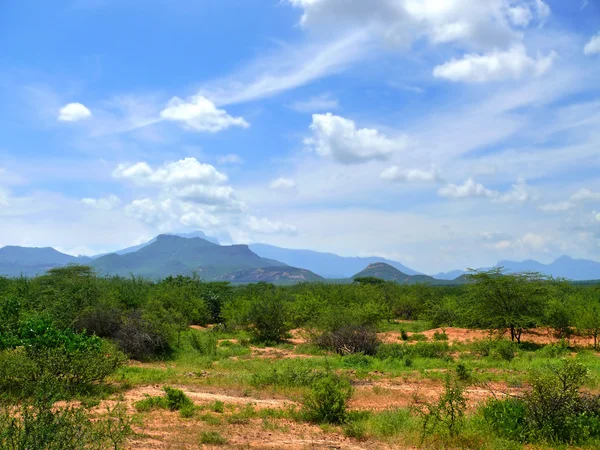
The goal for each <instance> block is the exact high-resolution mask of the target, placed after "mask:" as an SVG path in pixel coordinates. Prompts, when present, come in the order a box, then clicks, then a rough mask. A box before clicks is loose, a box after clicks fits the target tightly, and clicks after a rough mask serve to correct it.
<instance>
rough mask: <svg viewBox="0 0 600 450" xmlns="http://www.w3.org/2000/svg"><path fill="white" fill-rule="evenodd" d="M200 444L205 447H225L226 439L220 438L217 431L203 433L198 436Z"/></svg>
mask: <svg viewBox="0 0 600 450" xmlns="http://www.w3.org/2000/svg"><path fill="white" fill-rule="evenodd" d="M200 443H201V444H207V445H225V444H227V439H226V438H224V437H223V436H221V434H220V433H219V432H218V431H203V432H202V433H201V434H200Z"/></svg>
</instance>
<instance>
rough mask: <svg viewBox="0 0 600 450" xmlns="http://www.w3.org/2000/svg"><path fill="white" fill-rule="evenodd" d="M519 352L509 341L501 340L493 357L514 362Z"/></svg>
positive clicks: (495, 347) (497, 342)
mask: <svg viewBox="0 0 600 450" xmlns="http://www.w3.org/2000/svg"><path fill="white" fill-rule="evenodd" d="M516 352H517V345H516V344H515V343H514V342H513V341H509V340H508V339H499V340H498V341H496V345H495V346H494V351H493V353H492V354H493V355H494V356H496V357H497V358H499V359H503V360H505V361H512V360H513V359H514V358H515V355H516Z"/></svg>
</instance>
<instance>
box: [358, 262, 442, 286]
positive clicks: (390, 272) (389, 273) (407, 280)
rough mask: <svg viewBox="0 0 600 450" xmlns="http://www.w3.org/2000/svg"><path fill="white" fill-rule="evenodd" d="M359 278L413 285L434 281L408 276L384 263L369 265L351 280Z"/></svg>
mask: <svg viewBox="0 0 600 450" xmlns="http://www.w3.org/2000/svg"><path fill="white" fill-rule="evenodd" d="M360 277H375V278H381V279H382V280H385V281H395V282H397V283H402V284H414V283H432V284H433V283H435V282H436V280H435V279H434V278H432V277H430V276H428V275H408V274H406V273H404V272H401V271H399V270H398V269H396V268H395V267H392V266H391V265H389V264H386V263H381V262H378V263H373V264H369V266H367V268H366V269H364V270H361V271H360V272H358V273H357V274H355V275H354V276H353V277H352V278H354V279H356V278H360Z"/></svg>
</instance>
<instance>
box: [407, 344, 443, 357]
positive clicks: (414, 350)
mask: <svg viewBox="0 0 600 450" xmlns="http://www.w3.org/2000/svg"><path fill="white" fill-rule="evenodd" d="M407 351H408V352H409V354H410V355H411V356H413V357H416V356H419V357H421V358H444V357H446V356H447V355H448V353H449V352H450V346H449V345H448V343H447V342H417V343H416V344H414V345H410V346H407Z"/></svg>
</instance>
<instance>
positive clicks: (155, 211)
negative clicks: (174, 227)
mask: <svg viewBox="0 0 600 450" xmlns="http://www.w3.org/2000/svg"><path fill="white" fill-rule="evenodd" d="M171 207H172V202H171V200H169V199H167V200H164V201H154V200H152V199H150V198H144V199H139V200H134V201H133V202H131V204H129V205H127V206H126V207H125V213H126V214H127V215H128V216H130V217H132V218H134V219H136V220H139V221H142V222H145V223H147V224H148V225H153V226H157V227H158V228H163V227H164V225H165V224H167V223H168V222H169V220H170V219H171V218H172V211H171Z"/></svg>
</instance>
